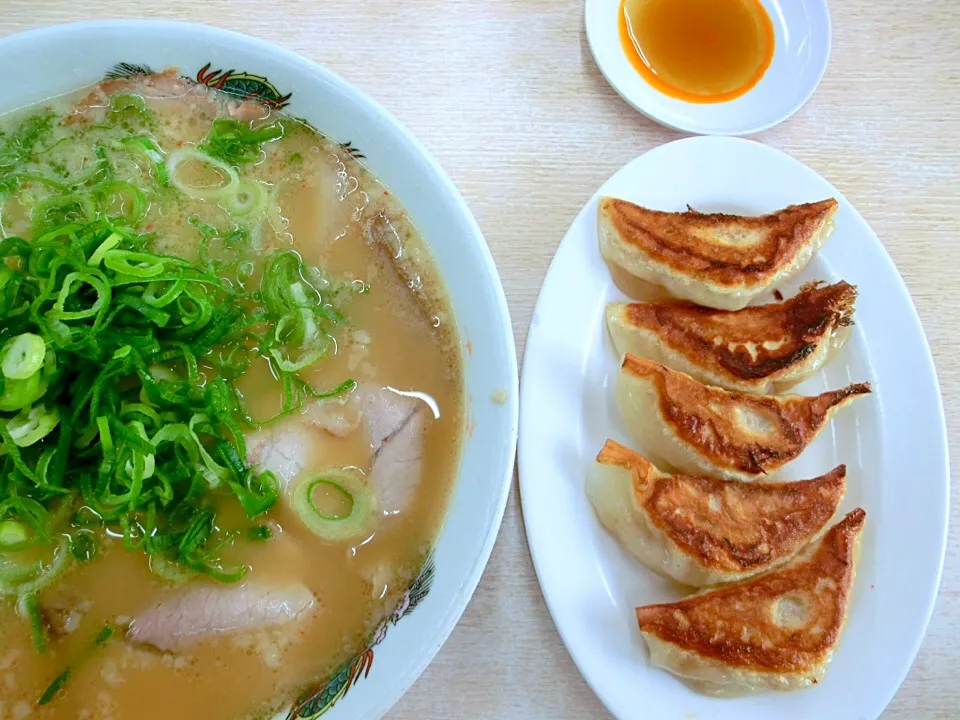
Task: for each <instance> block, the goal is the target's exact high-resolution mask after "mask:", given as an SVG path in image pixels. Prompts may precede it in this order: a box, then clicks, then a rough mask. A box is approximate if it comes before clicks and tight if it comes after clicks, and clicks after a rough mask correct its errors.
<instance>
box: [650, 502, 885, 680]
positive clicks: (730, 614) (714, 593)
mask: <svg viewBox="0 0 960 720" xmlns="http://www.w3.org/2000/svg"><path fill="white" fill-rule="evenodd" d="M865 518H866V513H865V512H864V511H863V510H862V509H860V508H857V509H856V510H854V511H852V512H851V513H849V514H848V515H847V516H846V517H845V518H843V520H841V521H840V522H838V523H837V524H836V525H834V526H833V527H832V528H830V530H828V531H827V533H826V534H825V535H824V536H823V538H822V539H821V540H820V541H818V544H817V546H816V548H815V549H813V552H812V555H811V556H809V557H806V556H803V557H798V558H796V559H794V560H791V561H789V562H788V563H787V564H786V565H785V566H783V567H781V568H777V569H774V570H771V571H769V572H767V573H764V574H762V575H758V576H756V577H754V578H751V579H749V580H744V581H742V582H739V583H736V584H734V585H728V586H725V587H722V588H719V589H716V590H711V591H707V592H705V593H701V594H698V595H694V596H692V597H689V598H686V599H684V600H680V601H678V602H673V603H662V604H659V605H647V606H645V607H639V608H637V610H636V615H637V622H638V623H639V625H640V630H641V631H642V632H644V633H647V634H650V635H653V636H655V637H657V638H659V639H661V640H663V641H665V642H668V643H670V644H671V645H673V646H675V647H677V648H680V649H681V650H683V651H685V652H687V653H690V654H694V655H696V656H698V657H699V658H701V659H703V660H707V661H713V662H715V663H718V664H722V665H723V666H726V667H731V668H743V669H747V670H751V671H757V672H762V673H778V674H787V673H789V674H797V673H806V672H810V671H811V670H812V669H813V668H814V667H815V666H817V665H819V664H821V663H823V662H825V661H826V660H827V659H828V658H829V654H830V652H831V651H832V650H833V648H834V647H835V646H836V644H837V641H838V639H839V636H840V632H841V630H842V628H843V622H844V618H845V615H846V609H847V604H848V601H849V596H850V590H851V587H852V585H853V578H854V568H855V558H854V550H855V547H856V541H857V538H858V536H859V534H860V532H861V530H862V528H863V524H864V521H865ZM783 598H792V599H794V600H797V601H800V602H802V603H803V607H804V620H803V621H802V623H800V624H799V625H798V624H780V623H777V622H775V618H776V616H777V613H776V604H777V603H778V602H780V601H781V600H782V599H783Z"/></svg>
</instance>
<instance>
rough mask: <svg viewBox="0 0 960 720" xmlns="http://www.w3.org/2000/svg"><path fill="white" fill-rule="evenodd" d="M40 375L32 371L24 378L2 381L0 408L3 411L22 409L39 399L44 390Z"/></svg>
mask: <svg viewBox="0 0 960 720" xmlns="http://www.w3.org/2000/svg"><path fill="white" fill-rule="evenodd" d="M40 375H41V374H40V373H34V374H33V375H31V376H30V377H28V378H27V379H26V380H7V381H6V382H4V383H3V392H2V393H0V410H2V411H3V412H13V411H15V410H22V409H23V408H25V407H29V406H30V405H32V404H33V403H34V401H36V400H38V399H40V397H41V396H42V395H43V393H44V390H45V387H44V384H43V383H42V382H41V381H42V378H41V377H40Z"/></svg>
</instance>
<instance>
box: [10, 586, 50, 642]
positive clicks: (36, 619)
mask: <svg viewBox="0 0 960 720" xmlns="http://www.w3.org/2000/svg"><path fill="white" fill-rule="evenodd" d="M17 612H18V613H19V614H20V617H22V618H24V619H25V620H27V622H29V623H30V635H31V637H32V638H33V646H34V647H35V648H36V649H37V652H38V653H42V652H43V651H44V650H46V649H47V624H46V623H45V622H44V620H43V615H42V614H41V612H40V605H39V604H38V603H37V594H36V593H35V592H27V593H23V594H22V595H20V597H19V598H18V599H17Z"/></svg>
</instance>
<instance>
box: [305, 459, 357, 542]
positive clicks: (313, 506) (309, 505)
mask: <svg viewBox="0 0 960 720" xmlns="http://www.w3.org/2000/svg"><path fill="white" fill-rule="evenodd" d="M291 504H292V505H293V509H294V510H295V511H296V513H297V515H298V516H299V517H300V519H301V520H302V521H303V524H304V525H306V526H307V528H309V529H310V531H311V532H313V533H314V534H315V535H317V536H319V537H321V538H323V539H324V540H330V541H340V540H346V539H348V538H354V537H358V536H359V535H362V534H363V533H364V532H367V531H369V529H370V526H371V522H372V520H373V509H374V500H373V495H372V494H371V492H370V489H369V487H368V486H367V485H366V484H365V483H364V482H363V481H362V480H361V479H360V478H358V477H357V476H356V475H355V474H353V473H351V472H350V471H348V470H329V471H327V472H325V473H323V474H322V475H319V476H317V477H314V478H308V479H305V480H302V481H301V482H299V483H298V484H297V486H296V487H295V488H294V491H293V499H292V501H291Z"/></svg>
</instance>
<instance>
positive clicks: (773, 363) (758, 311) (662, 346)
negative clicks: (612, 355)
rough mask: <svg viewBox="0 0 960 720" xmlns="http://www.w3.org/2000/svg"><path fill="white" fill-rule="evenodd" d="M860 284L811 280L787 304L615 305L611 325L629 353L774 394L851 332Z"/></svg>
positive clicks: (620, 349) (620, 348)
mask: <svg viewBox="0 0 960 720" xmlns="http://www.w3.org/2000/svg"><path fill="white" fill-rule="evenodd" d="M856 298H857V289H856V288H855V287H854V286H852V285H849V284H848V283H845V282H842V281H841V282H838V283H835V284H834V285H827V286H824V285H821V284H819V283H810V284H808V285H804V286H803V287H802V288H801V289H800V292H799V293H797V295H795V296H794V297H792V298H790V299H789V300H786V301H784V302H782V303H771V304H769V305H758V306H755V307H748V308H744V309H743V310H733V311H730V310H714V309H712V308H706V307H702V306H700V305H694V304H692V303H685V302H679V303H610V304H609V305H607V313H606V314H607V328H608V329H609V331H610V337H611V338H612V339H613V344H614V346H615V347H616V349H617V353H618V354H619V355H621V356H622V355H623V354H624V353H630V354H632V355H637V356H639V357H644V358H647V359H648V360H653V361H655V362H658V363H661V364H663V365H666V366H667V367H669V368H671V369H672V370H678V371H680V372H684V373H687V374H688V375H690V376H692V377H694V378H696V379H697V380H700V381H701V382H704V383H707V384H708V385H717V386H719V387H722V388H727V389H728V390H742V391H744V392H752V393H770V392H774V391H775V390H780V389H783V388H786V387H789V386H790V385H794V384H796V383H798V382H800V381H801V380H803V379H804V378H805V377H807V376H809V375H811V374H813V373H815V372H816V371H817V370H819V369H820V368H821V367H823V365H824V364H825V363H826V362H827V360H828V359H829V358H831V357H832V356H833V354H834V352H835V351H836V350H837V349H838V348H839V347H840V346H841V345H842V344H843V343H844V341H845V340H846V339H847V337H848V336H849V334H850V333H849V328H850V326H851V325H852V324H853V306H854V303H855V302H856Z"/></svg>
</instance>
